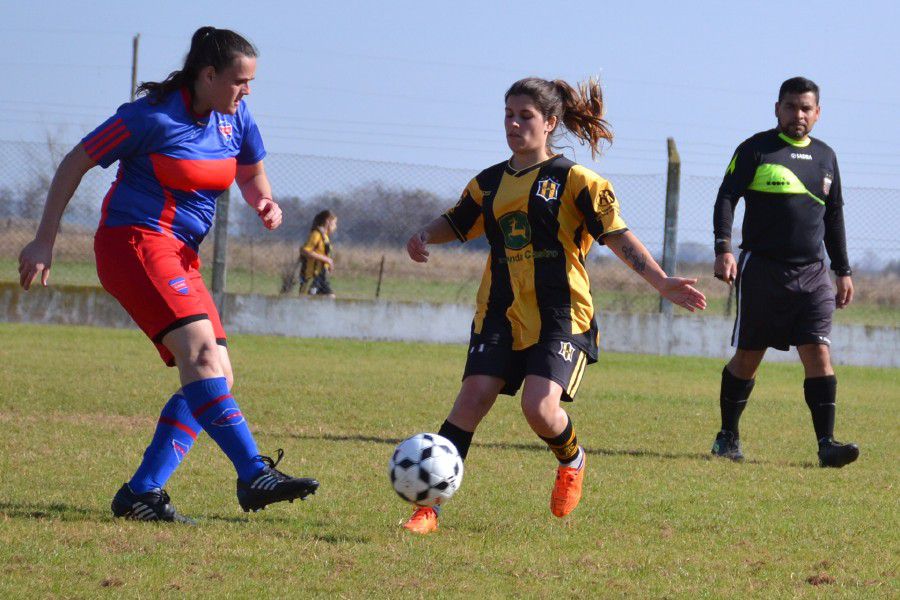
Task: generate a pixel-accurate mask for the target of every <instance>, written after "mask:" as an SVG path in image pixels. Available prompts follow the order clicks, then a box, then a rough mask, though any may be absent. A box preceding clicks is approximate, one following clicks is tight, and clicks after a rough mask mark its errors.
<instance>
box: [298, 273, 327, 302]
mask: <svg viewBox="0 0 900 600" xmlns="http://www.w3.org/2000/svg"><path fill="white" fill-rule="evenodd" d="M333 293H334V292H333V291H331V283H330V282H329V281H328V274H327V271H325V269H322V272H321V273H319V274H318V275H316V276H314V277H310V278H308V279H300V294H310V295H313V296H315V295H319V294H321V295H326V296H327V295H329V294H333Z"/></svg>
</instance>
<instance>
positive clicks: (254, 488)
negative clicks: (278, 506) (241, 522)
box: [237, 448, 319, 512]
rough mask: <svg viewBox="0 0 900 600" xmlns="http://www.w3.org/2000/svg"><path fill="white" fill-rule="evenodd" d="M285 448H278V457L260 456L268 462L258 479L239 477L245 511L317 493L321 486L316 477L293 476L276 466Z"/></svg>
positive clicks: (238, 483) (254, 510)
mask: <svg viewBox="0 0 900 600" xmlns="http://www.w3.org/2000/svg"><path fill="white" fill-rule="evenodd" d="M283 456H284V450H282V449H281V448H279V449H278V458H277V459H276V460H272V459H271V458H269V457H268V456H260V458H261V459H262V461H263V462H264V463H266V467H265V470H263V472H262V473H260V474H259V475H258V476H257V477H256V479H254V480H253V481H251V482H249V483H246V482H244V481H241V480H240V479H238V481H237V497H238V502H239V503H240V505H241V508H243V509H244V512H249V511H251V510H252V511H253V512H256V511H258V510H260V509H264V508H265V507H266V506H268V505H269V504H272V503H275V502H284V501H285V500H287V501H288V502H293V501H294V500H296V499H297V498H300V499H301V500H305V499H306V497H307V496H309V495H310V494H315V493H316V490H317V489H318V488H319V482H318V481H316V480H315V479H306V478H299V477H291V476H290V475H285V474H284V473H282V472H281V471H279V470H278V469H276V468H275V467H276V466H277V465H278V463H280V462H281V458H282V457H283Z"/></svg>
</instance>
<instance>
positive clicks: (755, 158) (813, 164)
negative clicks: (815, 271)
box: [713, 129, 850, 275]
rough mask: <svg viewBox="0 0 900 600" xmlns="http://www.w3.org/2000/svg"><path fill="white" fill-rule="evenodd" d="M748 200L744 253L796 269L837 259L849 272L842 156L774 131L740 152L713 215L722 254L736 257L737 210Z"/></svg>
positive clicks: (836, 265) (841, 271)
mask: <svg viewBox="0 0 900 600" xmlns="http://www.w3.org/2000/svg"><path fill="white" fill-rule="evenodd" d="M741 196H743V197H744V201H745V202H746V210H745V212H744V224H743V235H742V238H743V239H742V242H741V248H742V249H744V250H749V251H752V252H754V253H758V254H760V255H763V256H767V257H769V258H774V259H777V260H780V261H784V262H787V263H791V264H808V263H812V262H816V261H819V260H822V259H824V257H825V255H824V252H823V248H822V242H823V241H824V243H825V244H824V245H825V249H827V251H828V256H829V257H830V258H831V268H832V269H834V271H835V272H837V273H838V274H839V275H841V274H849V269H850V265H849V261H848V259H847V243H846V237H845V233H844V213H843V204H844V200H843V197H842V195H841V178H840V173H839V172H838V165H837V157H836V156H835V154H834V151H833V150H832V149H831V148H829V147H828V145H827V144H825V143H824V142H822V141H820V140H818V139H815V138H809V139H808V140H806V141H804V142H798V141H797V140H794V139H791V138H789V137H788V136H786V135H784V134H782V133H779V132H778V131H777V130H775V129H771V130H769V131H764V132H761V133H757V134H756V135H754V136H753V137H751V138H749V139H747V140H745V141H744V142H743V143H742V144H741V145H740V146H738V149H737V151H736V152H735V154H734V157H733V158H732V159H731V163H730V164H729V165H728V169H727V171H726V173H725V178H724V179H723V180H722V185H721V186H720V187H719V194H718V196H717V197H716V206H715V210H714V212H713V227H714V231H715V236H716V254H721V253H723V252H731V228H732V222H733V220H734V208H735V206H736V205H737V202H738V200H739V199H740V198H741Z"/></svg>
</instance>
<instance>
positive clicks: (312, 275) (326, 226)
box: [299, 210, 337, 298]
mask: <svg viewBox="0 0 900 600" xmlns="http://www.w3.org/2000/svg"><path fill="white" fill-rule="evenodd" d="M336 229H337V217H336V216H335V214H334V213H333V212H331V211H330V210H323V211H321V212H319V213H317V214H316V216H315V217H314V218H313V223H312V227H311V228H310V231H309V237H308V238H307V239H306V243H305V244H303V246H301V247H300V261H299V262H300V295H301V296H302V295H304V294H310V295H313V296H329V297H331V298H334V291H333V290H332V289H331V282H330V281H328V273H330V272H331V271H332V270H333V269H334V260H333V259H332V258H331V235H333V234H334V232H335V230H336Z"/></svg>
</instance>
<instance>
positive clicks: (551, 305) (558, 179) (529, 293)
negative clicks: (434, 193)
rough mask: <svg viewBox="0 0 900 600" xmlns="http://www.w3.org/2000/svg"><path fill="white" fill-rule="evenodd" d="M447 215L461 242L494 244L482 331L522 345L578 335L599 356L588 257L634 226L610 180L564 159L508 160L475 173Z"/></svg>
mask: <svg viewBox="0 0 900 600" xmlns="http://www.w3.org/2000/svg"><path fill="white" fill-rule="evenodd" d="M444 218H446V220H447V222H448V223H450V226H451V227H452V228H453V231H454V232H455V233H456V235H457V237H458V238H459V239H460V241H463V242H465V241H466V240H471V239H473V238H476V237H478V236H480V235H482V234H484V235H485V236H486V237H487V240H488V243H489V245H490V254H489V256H488V260H487V265H486V266H485V270H484V275H483V277H482V280H481V286H480V288H479V290H478V296H477V309H476V312H475V320H474V322H473V331H474V333H476V334H479V335H480V336H481V339H482V340H483V341H484V342H485V343H503V342H507V343H512V348H513V349H514V350H524V349H525V348H528V347H530V346H532V345H534V344H536V343H538V342H544V341H548V340H555V339H566V340H571V341H572V342H573V343H574V344H576V345H577V346H578V347H579V348H581V349H582V350H584V351H585V352H586V353H587V354H588V355H589V356H590V357H591V358H592V359H593V360H596V356H597V345H598V332H597V324H596V321H595V319H594V305H593V301H592V299H591V292H590V282H589V280H588V273H587V270H586V269H585V257H586V256H587V254H588V251H589V250H590V248H591V245H592V244H593V242H594V240H597V241H598V242H600V243H603V238H604V236H606V235H608V234H610V233H621V232H624V231H626V230H627V229H628V228H627V226H626V225H625V222H624V221H623V220H622V217H621V216H620V214H619V202H618V201H617V200H616V196H615V193H614V192H613V188H612V185H611V184H610V183H609V182H608V181H607V180H605V179H603V178H602V177H600V176H599V175H597V174H596V173H594V172H593V171H591V170H590V169H587V168H585V167H583V166H581V165H578V164H575V163H574V162H572V161H571V160H569V159H567V158H565V157H563V156H560V155H557V156H554V157H552V158H550V159H548V160H546V161H544V162H542V163H539V164H537V165H534V166H532V167H529V168H527V169H523V170H521V171H515V170H513V169H512V167H510V166H509V164H508V163H506V162H504V163H500V164H497V165H494V166H492V167H490V168H488V169H485V170H484V171H482V172H481V173H479V174H478V175H477V176H476V177H475V178H474V179H472V181H471V182H469V185H468V186H466V189H465V191H464V192H463V194H462V197H461V198H460V200H459V202H458V203H457V204H456V206H454V207H453V208H451V209H450V210H448V211H447V212H446V213H445V214H444Z"/></svg>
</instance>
